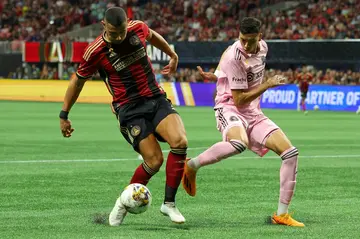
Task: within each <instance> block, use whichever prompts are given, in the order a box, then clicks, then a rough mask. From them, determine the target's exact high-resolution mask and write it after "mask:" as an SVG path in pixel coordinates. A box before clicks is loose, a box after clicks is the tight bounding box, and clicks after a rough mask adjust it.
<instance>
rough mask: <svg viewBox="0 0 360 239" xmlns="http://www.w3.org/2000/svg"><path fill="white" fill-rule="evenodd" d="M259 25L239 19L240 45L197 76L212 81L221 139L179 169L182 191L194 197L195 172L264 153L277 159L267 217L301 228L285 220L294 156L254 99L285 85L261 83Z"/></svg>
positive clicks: (281, 81) (294, 150)
mask: <svg viewBox="0 0 360 239" xmlns="http://www.w3.org/2000/svg"><path fill="white" fill-rule="evenodd" d="M260 28H261V22H260V21H259V20H258V19H256V18H251V17H248V18H244V19H243V20H242V21H241V25H240V39H239V40H238V41H236V42H235V43H234V44H233V45H231V46H230V47H228V49H227V50H226V51H225V52H224V53H223V55H222V57H221V60H220V63H219V66H218V69H217V71H216V72H215V74H212V73H210V72H203V70H202V69H201V67H198V69H199V71H200V74H201V75H202V77H204V78H209V79H214V80H216V79H217V95H216V98H215V107H214V109H215V111H216V113H215V117H216V121H217V128H218V130H219V131H220V132H221V133H222V138H223V141H222V142H218V143H216V144H214V145H213V146H211V147H210V148H209V149H207V150H206V151H204V152H203V153H201V154H200V155H198V156H197V157H195V158H192V159H190V160H187V162H186V164H185V170H184V176H183V186H184V188H185V190H186V192H187V193H188V194H189V195H191V196H195V193H196V172H197V170H198V169H199V168H200V167H203V166H205V165H209V164H213V163H216V162H219V161H221V160H223V159H226V158H228V157H230V156H233V155H236V154H240V153H242V152H244V151H245V149H246V148H248V149H250V150H251V151H253V152H254V153H257V154H258V155H259V156H261V157H262V156H264V155H265V154H266V153H267V152H268V151H269V150H272V151H274V152H275V153H276V154H278V155H279V156H280V158H281V159H282V165H281V168H280V199H279V204H278V210H277V212H276V213H274V214H273V216H272V217H271V221H272V223H274V224H282V225H288V226H298V227H303V226H304V224H303V223H301V222H298V221H296V220H294V219H293V218H292V217H291V216H290V215H289V214H288V207H289V204H290V201H291V199H292V196H293V194H294V190H295V184H296V173H297V164H298V154H299V153H298V150H297V148H296V147H294V146H293V145H292V144H291V142H290V141H289V139H288V138H287V137H286V135H285V134H284V132H283V131H282V130H281V129H280V128H279V127H278V126H277V125H276V124H275V123H274V122H272V121H271V120H270V119H269V118H267V117H266V116H265V115H264V114H263V112H262V111H261V109H260V96H261V95H262V94H263V93H264V92H265V91H266V90H267V89H269V88H271V87H275V86H279V85H283V84H285V81H286V79H285V78H284V77H283V76H280V75H276V76H274V77H272V78H269V79H266V80H264V71H265V58H266V54H267V52H268V47H267V44H266V43H265V41H263V40H261V36H262V34H261V33H260Z"/></svg>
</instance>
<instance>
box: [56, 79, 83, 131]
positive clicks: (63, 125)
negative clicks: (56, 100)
mask: <svg viewBox="0 0 360 239" xmlns="http://www.w3.org/2000/svg"><path fill="white" fill-rule="evenodd" d="M85 82H86V79H80V78H79V77H77V76H73V77H72V78H71V79H70V83H69V86H68V88H67V90H66V94H65V98H64V104H63V107H62V110H61V111H60V115H59V117H60V129H61V133H62V134H63V136H64V137H66V138H68V137H70V136H71V134H72V132H74V129H73V128H72V127H71V121H70V120H69V119H68V115H69V112H70V109H71V107H72V106H73V105H74V104H75V102H76V100H77V98H78V97H79V95H80V92H81V90H82V88H83V86H84V84H85Z"/></svg>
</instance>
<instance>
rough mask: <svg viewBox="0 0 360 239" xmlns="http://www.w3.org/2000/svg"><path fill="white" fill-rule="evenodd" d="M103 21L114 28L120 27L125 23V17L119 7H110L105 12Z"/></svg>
mask: <svg viewBox="0 0 360 239" xmlns="http://www.w3.org/2000/svg"><path fill="white" fill-rule="evenodd" d="M104 19H105V21H106V22H107V23H110V24H111V25H113V26H114V27H120V26H122V25H123V23H124V22H126V21H127V16H126V12H125V11H124V9H122V8H121V7H111V8H108V9H107V10H106V12H105V17H104Z"/></svg>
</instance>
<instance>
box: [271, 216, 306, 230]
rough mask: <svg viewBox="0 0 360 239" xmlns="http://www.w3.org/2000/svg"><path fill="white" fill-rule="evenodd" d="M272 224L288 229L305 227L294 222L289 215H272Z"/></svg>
mask: <svg viewBox="0 0 360 239" xmlns="http://www.w3.org/2000/svg"><path fill="white" fill-rule="evenodd" d="M271 222H272V224H279V225H286V226H290V227H305V225H304V223H302V222H298V221H296V220H295V219H294V218H292V217H291V215H290V214H289V213H284V214H281V215H280V216H278V215H276V213H274V215H273V216H272V217H271Z"/></svg>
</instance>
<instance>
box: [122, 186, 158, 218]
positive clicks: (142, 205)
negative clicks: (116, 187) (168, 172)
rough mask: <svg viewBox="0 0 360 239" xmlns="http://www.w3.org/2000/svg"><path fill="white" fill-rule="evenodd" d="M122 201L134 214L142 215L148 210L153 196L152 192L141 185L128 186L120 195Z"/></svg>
mask: <svg viewBox="0 0 360 239" xmlns="http://www.w3.org/2000/svg"><path fill="white" fill-rule="evenodd" d="M120 201H121V203H122V204H123V205H124V206H125V208H126V210H127V211H128V212H129V213H132V214H140V213H143V212H145V211H146V210H148V208H149V207H150V205H151V201H152V196H151V192H150V190H149V189H148V188H147V187H146V186H145V185H142V184H140V183H133V184H130V185H128V186H127V187H126V188H125V189H124V191H123V192H122V193H121V195H120Z"/></svg>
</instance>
